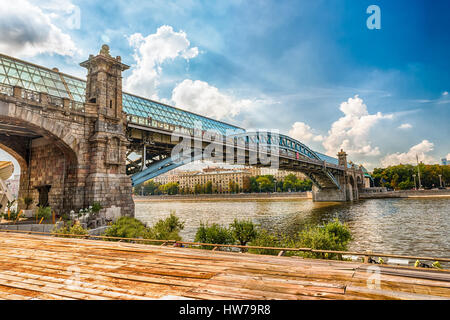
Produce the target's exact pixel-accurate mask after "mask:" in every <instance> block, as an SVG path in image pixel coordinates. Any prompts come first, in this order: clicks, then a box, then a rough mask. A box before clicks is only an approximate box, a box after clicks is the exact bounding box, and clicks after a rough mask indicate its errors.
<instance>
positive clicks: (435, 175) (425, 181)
mask: <svg viewBox="0 0 450 320" xmlns="http://www.w3.org/2000/svg"><path fill="white" fill-rule="evenodd" d="M418 168H419V169H420V178H421V179H420V180H421V183H422V186H423V187H424V188H433V187H438V186H439V185H440V180H439V175H441V178H442V182H443V184H444V183H447V184H448V183H450V167H449V166H441V165H437V164H435V165H427V164H423V163H421V164H419V166H413V165H410V164H406V165H404V164H399V165H396V166H389V167H387V168H375V169H374V170H373V173H372V177H373V179H374V184H375V186H377V187H386V188H393V189H400V190H406V189H412V188H414V177H413V175H418ZM416 185H417V187H419V179H418V176H416Z"/></svg>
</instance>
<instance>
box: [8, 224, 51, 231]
mask: <svg viewBox="0 0 450 320" xmlns="http://www.w3.org/2000/svg"><path fill="white" fill-rule="evenodd" d="M54 226H55V225H54V224H0V229H4V230H15V231H17V230H19V231H35V232H52V230H53V228H54Z"/></svg>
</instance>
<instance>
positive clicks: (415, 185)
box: [413, 174, 417, 190]
mask: <svg viewBox="0 0 450 320" xmlns="http://www.w3.org/2000/svg"><path fill="white" fill-rule="evenodd" d="M413 177H414V190H417V184H416V175H415V174H413Z"/></svg>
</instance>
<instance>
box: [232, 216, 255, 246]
mask: <svg viewBox="0 0 450 320" xmlns="http://www.w3.org/2000/svg"><path fill="white" fill-rule="evenodd" d="M230 229H231V233H232V235H233V237H234V239H236V240H237V241H239V244H240V245H241V246H245V245H246V244H247V242H250V241H252V240H254V239H255V238H256V236H257V235H258V232H257V230H256V226H255V225H254V224H253V222H252V221H251V220H241V221H239V220H238V219H234V221H233V223H232V224H230Z"/></svg>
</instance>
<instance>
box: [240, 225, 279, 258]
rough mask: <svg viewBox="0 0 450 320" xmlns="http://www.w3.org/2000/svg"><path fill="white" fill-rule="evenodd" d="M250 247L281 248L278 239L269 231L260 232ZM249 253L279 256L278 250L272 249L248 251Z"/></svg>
mask: <svg viewBox="0 0 450 320" xmlns="http://www.w3.org/2000/svg"><path fill="white" fill-rule="evenodd" d="M249 245H250V246H257V247H280V243H279V240H278V238H277V237H276V236H275V235H273V234H271V233H269V232H268V231H267V230H264V229H263V230H260V231H258V234H257V236H256V237H255V238H254V239H253V240H252V241H251V242H250V243H249ZM248 252H249V253H255V254H269V255H277V254H278V251H277V250H270V249H248Z"/></svg>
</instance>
